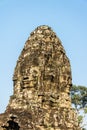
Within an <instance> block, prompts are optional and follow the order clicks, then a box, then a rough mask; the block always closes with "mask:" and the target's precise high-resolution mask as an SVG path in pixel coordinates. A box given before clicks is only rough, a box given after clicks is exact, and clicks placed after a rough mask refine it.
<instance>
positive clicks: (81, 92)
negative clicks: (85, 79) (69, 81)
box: [71, 85, 87, 109]
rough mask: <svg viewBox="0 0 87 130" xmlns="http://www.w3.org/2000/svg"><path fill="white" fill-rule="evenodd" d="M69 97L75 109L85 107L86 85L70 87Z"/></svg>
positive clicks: (86, 97) (86, 102) (86, 104)
mask: <svg viewBox="0 0 87 130" xmlns="http://www.w3.org/2000/svg"><path fill="white" fill-rule="evenodd" d="M71 99H72V104H73V105H74V107H75V108H76V109H79V108H85V107H86V106H87V87H84V86H75V85H73V86H72V88H71Z"/></svg>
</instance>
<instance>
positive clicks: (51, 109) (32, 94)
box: [0, 25, 81, 130]
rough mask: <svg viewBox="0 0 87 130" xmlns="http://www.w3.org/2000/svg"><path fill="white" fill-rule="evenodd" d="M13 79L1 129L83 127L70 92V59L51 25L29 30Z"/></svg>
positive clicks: (0, 119)
mask: <svg viewBox="0 0 87 130" xmlns="http://www.w3.org/2000/svg"><path fill="white" fill-rule="evenodd" d="M13 82H14V93H13V95H12V96H11V98H10V101H9V104H8V106H7V108H6V111H5V113H3V114H1V115H0V126H2V127H1V128H0V130H3V129H7V130H8V129H10V128H11V127H12V128H11V129H12V130H19V127H17V126H20V130H81V129H80V128H79V126H78V122H77V117H76V114H75V112H74V110H73V109H72V107H71V100H70V95H69V94H70V88H71V86H72V77H71V68H70V62H69V59H68V58H67V56H66V53H65V50H64V48H63V46H62V44H61V41H60V40H59V38H58V37H57V36H56V34H55V33H54V32H53V31H52V30H51V28H50V27H48V26H45V25H43V26H39V27H37V28H36V29H35V30H34V31H33V32H32V33H31V34H30V37H29V38H28V40H27V41H26V43H25V45H24V48H23V50H22V52H21V55H20V56H19V59H18V61H17V65H16V67H15V71H14V75H13ZM12 117H13V118H12ZM9 120H10V122H12V123H13V124H16V125H12V124H11V123H9ZM14 122H15V123H14Z"/></svg>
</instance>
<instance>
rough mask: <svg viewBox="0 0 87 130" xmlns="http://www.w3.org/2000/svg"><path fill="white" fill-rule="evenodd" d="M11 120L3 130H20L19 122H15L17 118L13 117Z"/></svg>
mask: <svg viewBox="0 0 87 130" xmlns="http://www.w3.org/2000/svg"><path fill="white" fill-rule="evenodd" d="M10 118H11V120H8V121H7V123H8V126H6V125H3V126H2V128H4V129H6V130H19V128H20V126H19V125H18V123H17V122H15V121H14V119H15V118H16V117H14V116H11V117H10Z"/></svg>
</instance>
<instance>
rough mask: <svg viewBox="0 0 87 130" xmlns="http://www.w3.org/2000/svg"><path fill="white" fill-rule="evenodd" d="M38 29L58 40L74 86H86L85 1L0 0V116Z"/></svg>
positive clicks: (86, 19)
mask: <svg viewBox="0 0 87 130" xmlns="http://www.w3.org/2000/svg"><path fill="white" fill-rule="evenodd" d="M39 25H49V26H51V27H52V29H53V30H54V32H56V34H57V36H58V37H59V38H60V39H61V41H62V44H63V46H64V48H65V50H66V54H67V56H68V57H69V59H70V62H71V68H72V79H73V80H72V82H73V84H75V85H83V86H87V57H86V56H87V0H0V57H1V58H0V59H1V60H0V113H1V112H4V110H5V108H6V106H7V104H8V101H9V98H10V96H11V95H12V93H13V82H12V76H13V72H14V68H15V66H16V61H17V59H18V57H19V54H20V52H21V50H22V49H23V46H24V44H25V41H26V40H27V38H28V37H29V34H30V32H31V31H33V30H34V29H35V28H36V27H37V26H39Z"/></svg>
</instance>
